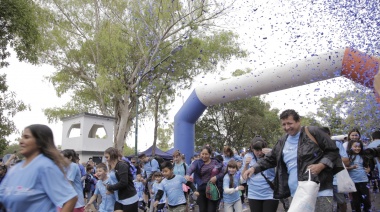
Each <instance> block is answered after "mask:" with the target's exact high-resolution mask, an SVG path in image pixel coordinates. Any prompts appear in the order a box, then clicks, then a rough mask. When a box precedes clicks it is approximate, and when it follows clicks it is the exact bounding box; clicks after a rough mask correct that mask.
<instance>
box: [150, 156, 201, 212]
mask: <svg viewBox="0 0 380 212" xmlns="http://www.w3.org/2000/svg"><path fill="white" fill-rule="evenodd" d="M161 166H162V174H163V176H164V177H165V178H166V179H164V180H163V181H162V182H161V183H160V184H158V191H157V193H156V196H155V198H154V199H155V202H154V207H156V208H157V206H158V204H159V203H160V200H161V198H162V196H163V195H164V193H166V197H167V199H168V206H169V212H185V211H186V204H187V201H186V197H185V193H184V192H183V190H182V184H183V183H185V184H186V185H187V186H189V187H190V188H191V190H193V191H195V190H196V189H195V186H194V184H193V183H192V182H190V181H186V179H185V178H184V177H183V176H180V175H174V174H173V164H172V163H170V162H168V161H165V162H164V163H162V164H161ZM194 194H195V195H197V196H199V193H198V192H197V191H195V192H194Z"/></svg>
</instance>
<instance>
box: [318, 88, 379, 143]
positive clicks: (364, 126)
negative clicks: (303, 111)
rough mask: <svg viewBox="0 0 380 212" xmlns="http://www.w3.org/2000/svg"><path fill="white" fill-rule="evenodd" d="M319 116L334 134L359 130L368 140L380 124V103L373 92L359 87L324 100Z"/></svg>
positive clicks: (319, 109)
mask: <svg viewBox="0 0 380 212" xmlns="http://www.w3.org/2000/svg"><path fill="white" fill-rule="evenodd" d="M317 115H318V116H319V117H320V118H321V119H322V121H323V124H325V125H327V126H328V127H330V129H331V131H332V133H333V134H347V133H348V132H349V131H350V130H351V129H352V128H358V129H359V130H360V132H361V134H362V136H363V135H364V136H366V137H367V138H369V137H370V135H371V133H372V132H373V131H374V129H376V128H378V123H379V122H380V113H379V103H377V102H376V99H375V95H374V93H373V91H372V90H370V89H367V88H364V87H361V86H359V85H356V86H355V87H354V88H352V89H350V90H347V91H344V92H340V93H338V94H336V95H335V96H333V97H325V98H322V99H321V106H320V107H319V108H318V113H317Z"/></svg>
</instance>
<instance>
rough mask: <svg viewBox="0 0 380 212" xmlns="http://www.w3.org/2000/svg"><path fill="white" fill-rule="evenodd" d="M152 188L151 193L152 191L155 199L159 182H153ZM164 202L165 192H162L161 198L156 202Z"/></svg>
mask: <svg viewBox="0 0 380 212" xmlns="http://www.w3.org/2000/svg"><path fill="white" fill-rule="evenodd" d="M152 190H153V193H154V198H153V199H156V195H157V191H158V190H160V183H157V182H154V183H153V185H152ZM165 203H166V194H165V192H164V195H162V198H161V199H160V201H159V202H158V204H165Z"/></svg>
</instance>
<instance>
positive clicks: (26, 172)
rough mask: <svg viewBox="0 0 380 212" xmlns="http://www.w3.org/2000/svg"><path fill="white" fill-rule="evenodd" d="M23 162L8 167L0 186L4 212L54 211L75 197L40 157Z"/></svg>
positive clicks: (59, 174)
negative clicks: (26, 162)
mask: <svg viewBox="0 0 380 212" xmlns="http://www.w3.org/2000/svg"><path fill="white" fill-rule="evenodd" d="M24 163H25V161H21V162H20V163H18V164H16V165H15V166H14V167H12V168H11V169H10V170H9V171H8V173H7V175H6V176H5V178H4V180H3V182H2V183H1V185H0V194H1V195H0V202H2V203H3V204H4V206H5V207H6V209H7V211H41V212H42V211H44V212H45V211H46V212H56V211H57V206H62V205H63V204H64V203H66V202H67V201H69V200H70V199H72V198H73V197H75V196H77V193H76V192H75V190H74V188H73V187H72V186H71V185H70V183H69V182H68V181H67V180H66V178H65V176H64V174H63V172H62V171H61V170H60V169H59V168H58V166H57V165H56V164H55V163H54V162H53V161H52V160H50V159H49V158H47V157H46V156H44V155H43V154H40V155H38V156H37V157H35V158H34V159H33V160H32V161H31V162H30V163H29V164H28V165H26V166H25V167H23V165H24ZM82 193H83V192H82Z"/></svg>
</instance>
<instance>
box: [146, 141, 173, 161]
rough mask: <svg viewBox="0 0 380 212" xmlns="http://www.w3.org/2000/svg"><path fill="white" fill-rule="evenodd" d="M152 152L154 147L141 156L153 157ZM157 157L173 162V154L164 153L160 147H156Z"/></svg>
mask: <svg viewBox="0 0 380 212" xmlns="http://www.w3.org/2000/svg"><path fill="white" fill-rule="evenodd" d="M152 151H153V145H152V146H151V147H149V148H148V149H147V150H145V151H143V152H140V154H145V155H146V156H152ZM155 155H158V156H160V157H162V159H164V160H173V156H172V154H169V153H166V152H164V151H162V150H161V149H159V148H158V147H156V151H155Z"/></svg>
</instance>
